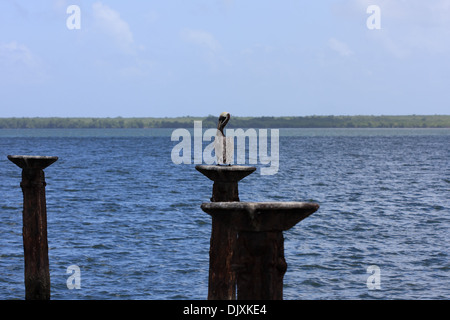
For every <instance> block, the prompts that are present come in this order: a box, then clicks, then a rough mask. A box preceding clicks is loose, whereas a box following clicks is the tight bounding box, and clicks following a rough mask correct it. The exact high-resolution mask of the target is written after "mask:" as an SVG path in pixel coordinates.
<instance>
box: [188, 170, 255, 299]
mask: <svg viewBox="0 0 450 320" xmlns="http://www.w3.org/2000/svg"><path fill="white" fill-rule="evenodd" d="M195 168H196V169H197V171H199V172H201V173H202V174H204V175H205V176H206V177H208V178H209V179H210V180H212V181H214V184H213V191H212V197H211V202H236V201H239V190H238V182H239V181H240V180H242V179H243V178H245V177H246V176H248V175H249V174H251V173H252V172H254V171H255V170H256V168H255V167H248V166H227V165H198V166H196V167H195ZM211 224H212V228H211V240H210V251H209V279H208V300H235V299H236V274H235V270H234V268H233V253H234V248H235V246H236V240H237V237H236V230H235V229H234V228H232V225H231V221H230V217H229V216H227V215H221V216H213V217H212V223H211Z"/></svg>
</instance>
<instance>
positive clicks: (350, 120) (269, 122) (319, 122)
mask: <svg viewBox="0 0 450 320" xmlns="http://www.w3.org/2000/svg"><path fill="white" fill-rule="evenodd" d="M217 119H218V117H217V116H211V115H210V116H207V117H189V116H186V117H177V118H122V117H117V118H0V129H25V128H29V129H33V128H62V129H64V128H75V129H76V128H192V127H193V121H195V120H201V121H203V123H202V125H203V128H214V127H216V126H217ZM227 127H229V128H450V115H426V116H423V115H408V116H306V117H233V116H232V117H231V120H230V122H229V123H228V125H227Z"/></svg>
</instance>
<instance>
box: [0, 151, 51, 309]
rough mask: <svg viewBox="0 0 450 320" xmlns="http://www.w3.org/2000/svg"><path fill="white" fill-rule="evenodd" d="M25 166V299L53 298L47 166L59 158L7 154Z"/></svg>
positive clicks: (16, 162)
mask: <svg viewBox="0 0 450 320" xmlns="http://www.w3.org/2000/svg"><path fill="white" fill-rule="evenodd" d="M8 159H9V160H10V161H12V162H13V163H14V164H16V165H17V166H18V167H19V168H21V169H22V181H21V183H20V187H21V188H22V192H23V248H24V259H25V299H26V300H49V299H50V271H49V259H48V240H47V204H46V198H45V186H46V182H45V174H44V169H45V168H46V167H48V166H49V165H51V164H52V163H54V162H55V161H56V160H58V157H46V156H8Z"/></svg>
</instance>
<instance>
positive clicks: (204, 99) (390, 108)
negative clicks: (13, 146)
mask: <svg viewBox="0 0 450 320" xmlns="http://www.w3.org/2000/svg"><path fill="white" fill-rule="evenodd" d="M72 5H75V6H76V8H78V9H79V10H73V7H71V6H72ZM373 5H375V6H376V8H375V9H373ZM370 6H372V7H370ZM68 9H69V10H68ZM368 9H370V10H368ZM223 111H228V112H230V113H231V115H232V116H233V115H235V116H310V115H408V114H418V115H422V114H447V115H448V114H450V1H449V0H427V1H424V0H407V1H406V0H371V1H368V0H321V1H301V0H277V1H275V0H272V1H268V0H157V1H156V0H153V1H150V0H128V1H123V0H117V1H116V0H102V1H96V0H91V1H87V0H85V1H80V0H69V1H67V0H40V1H31V0H0V117H119V116H120V117H177V116H207V115H219V114H220V113H221V112H223Z"/></svg>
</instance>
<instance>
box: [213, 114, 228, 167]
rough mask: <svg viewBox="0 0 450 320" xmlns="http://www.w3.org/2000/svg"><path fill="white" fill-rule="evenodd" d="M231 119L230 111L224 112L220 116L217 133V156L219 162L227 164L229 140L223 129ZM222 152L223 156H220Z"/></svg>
mask: <svg viewBox="0 0 450 320" xmlns="http://www.w3.org/2000/svg"><path fill="white" fill-rule="evenodd" d="M229 120H230V113H229V112H222V113H221V114H220V116H219V122H218V124H217V133H216V140H215V141H216V147H215V149H216V157H217V164H226V163H227V141H226V137H225V133H224V132H223V129H224V128H225V126H226V125H227V123H228V121H229ZM220 154H222V157H221V156H220Z"/></svg>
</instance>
